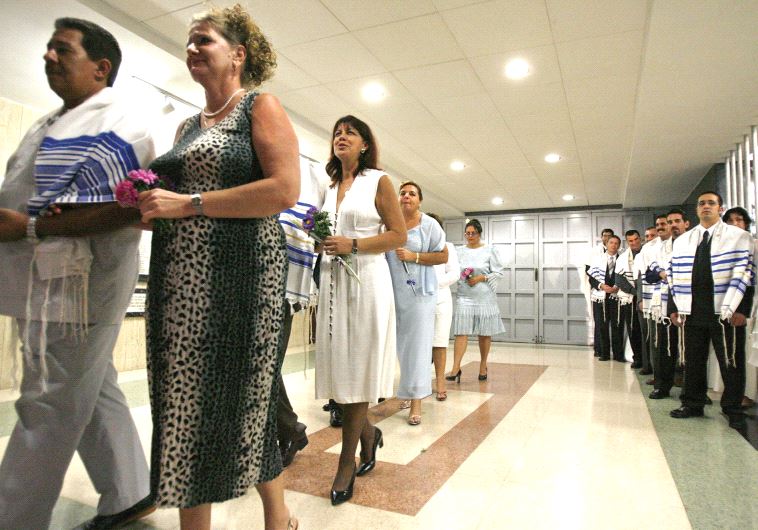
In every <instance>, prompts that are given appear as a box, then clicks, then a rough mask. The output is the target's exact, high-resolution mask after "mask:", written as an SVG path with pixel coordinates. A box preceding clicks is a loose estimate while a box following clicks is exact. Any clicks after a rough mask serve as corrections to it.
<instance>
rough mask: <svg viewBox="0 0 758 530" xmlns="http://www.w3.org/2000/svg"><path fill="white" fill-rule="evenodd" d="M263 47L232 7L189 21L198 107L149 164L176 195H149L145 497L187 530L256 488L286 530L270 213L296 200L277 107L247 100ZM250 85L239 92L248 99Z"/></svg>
mask: <svg viewBox="0 0 758 530" xmlns="http://www.w3.org/2000/svg"><path fill="white" fill-rule="evenodd" d="M275 65H276V61H275V55H274V53H273V51H272V50H271V47H270V45H269V43H268V41H267V40H266V38H265V37H264V36H263V34H262V33H261V32H260V30H259V29H258V27H257V26H256V25H255V24H254V23H253V21H252V20H251V19H250V16H249V15H248V13H247V12H246V11H245V10H244V9H243V8H242V7H240V6H239V5H236V6H234V7H231V8H226V9H220V10H219V9H214V10H212V11H210V12H208V13H205V14H202V15H198V16H196V17H194V21H193V23H192V25H191V26H190V30H189V37H188V44H187V67H188V69H189V71H190V75H191V76H192V78H193V79H194V80H195V81H196V82H198V83H200V84H201V85H202V86H203V88H204V89H205V97H206V107H205V109H204V110H203V111H202V112H201V113H200V114H199V115H197V116H194V117H192V118H189V119H188V120H186V121H185V122H184V123H183V124H182V125H181V126H180V127H179V131H178V133H177V137H176V142H175V144H174V147H173V149H171V151H169V152H168V153H166V154H164V155H163V156H161V157H159V158H157V159H156V160H155V161H154V162H153V164H152V165H151V169H153V170H154V171H155V172H156V173H157V174H158V175H160V176H162V177H167V178H168V179H170V181H171V182H172V183H173V185H174V187H175V191H168V190H162V189H156V190H151V191H147V192H143V193H141V194H140V197H139V207H140V210H141V213H142V220H143V222H146V223H148V222H151V221H152V220H154V219H159V218H170V219H172V221H171V222H170V224H168V226H161V227H159V228H158V229H156V230H155V231H154V232H153V240H152V256H151V262H150V278H149V280H148V297H147V320H146V323H147V346H148V376H149V385H150V401H151V406H152V415H153V442H152V459H151V466H150V467H151V469H150V472H151V492H152V494H153V495H155V497H156V502H157V503H158V505H159V506H164V507H167V506H175V507H178V508H179V516H180V521H181V527H182V529H209V528H210V527H211V503H214V502H223V501H225V500H227V499H231V498H234V497H238V496H241V495H244V494H245V493H246V492H247V491H248V489H249V487H250V486H253V485H255V486H256V488H257V489H258V492H259V493H260V496H261V499H262V501H263V507H264V519H265V528H266V529H267V530H273V529H276V530H284V529H285V528H286V529H289V530H292V529H294V528H296V527H297V521H296V520H295V519H294V518H292V517H291V516H290V514H289V511H288V510H287V507H286V505H285V503H284V490H283V482H282V478H281V475H280V473H281V470H282V462H281V456H280V452H279V451H278V449H277V435H276V433H277V431H276V405H277V392H278V389H277V385H276V380H277V374H278V371H279V369H280V366H279V363H278V361H277V349H278V345H279V341H281V340H282V333H281V331H282V319H283V309H284V308H283V304H284V303H285V302H284V288H285V273H286V267H287V258H286V253H285V246H284V234H283V232H282V229H281V227H280V226H279V223H278V222H277V219H276V214H277V213H278V212H280V211H282V210H284V209H286V208H289V207H291V206H292V205H294V203H295V201H296V200H297V196H298V192H299V182H300V173H299V162H298V148H297V139H296V137H295V134H294V131H293V129H292V125H291V124H290V122H289V119H288V118H287V115H286V114H285V112H284V110H283V108H282V106H281V105H280V104H279V102H278V101H277V100H276V99H275V98H274V97H273V96H270V95H268V94H260V95H259V94H258V93H256V92H247V91H246V88H248V87H252V86H257V85H258V84H260V83H261V82H263V81H264V80H266V79H267V78H268V77H270V76H271V74H272V73H273V69H274V67H275ZM243 87H244V88H243Z"/></svg>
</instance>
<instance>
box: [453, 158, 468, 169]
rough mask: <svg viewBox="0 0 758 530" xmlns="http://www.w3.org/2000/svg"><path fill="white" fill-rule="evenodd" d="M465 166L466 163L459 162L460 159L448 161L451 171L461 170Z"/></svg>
mask: <svg viewBox="0 0 758 530" xmlns="http://www.w3.org/2000/svg"><path fill="white" fill-rule="evenodd" d="M465 168H466V164H464V163H463V162H461V161H460V160H453V161H452V162H450V169H452V170H453V171H463V170H464V169H465Z"/></svg>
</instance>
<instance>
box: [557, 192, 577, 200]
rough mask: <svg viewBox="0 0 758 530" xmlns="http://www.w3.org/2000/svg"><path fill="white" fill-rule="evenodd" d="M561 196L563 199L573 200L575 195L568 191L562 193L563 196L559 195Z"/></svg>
mask: <svg viewBox="0 0 758 530" xmlns="http://www.w3.org/2000/svg"><path fill="white" fill-rule="evenodd" d="M561 198H562V199H563V200H564V201H573V200H574V199H575V198H576V197H574V196H573V195H571V194H570V193H567V194H566V195H564V196H563V197H561Z"/></svg>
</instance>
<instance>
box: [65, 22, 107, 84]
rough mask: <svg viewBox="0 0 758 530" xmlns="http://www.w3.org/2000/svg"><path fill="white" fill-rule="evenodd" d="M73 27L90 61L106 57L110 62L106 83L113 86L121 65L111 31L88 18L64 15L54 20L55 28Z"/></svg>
mask: <svg viewBox="0 0 758 530" xmlns="http://www.w3.org/2000/svg"><path fill="white" fill-rule="evenodd" d="M63 29H75V30H77V31H79V32H81V34H82V48H84V51H85V52H87V57H89V58H90V60H92V61H99V60H100V59H108V61H109V62H110V63H111V71H110V73H109V74H108V79H107V80H106V84H107V85H108V86H113V83H114V82H115V81H116V76H117V75H118V68H119V66H121V48H120V47H119V45H118V41H117V40H116V38H115V37H114V36H113V35H111V33H110V32H109V31H108V30H106V29H105V28H102V27H100V26H98V25H97V24H95V23H94V22H90V21H89V20H82V19H81V18H71V17H64V18H59V19H57V20H56V21H55V30H56V31H60V30H63Z"/></svg>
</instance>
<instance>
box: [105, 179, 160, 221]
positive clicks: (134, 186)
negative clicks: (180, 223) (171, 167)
mask: <svg viewBox="0 0 758 530" xmlns="http://www.w3.org/2000/svg"><path fill="white" fill-rule="evenodd" d="M156 188H163V189H166V188H168V185H167V183H166V181H165V180H163V179H162V178H160V177H159V176H158V175H156V174H155V173H153V172H152V171H151V170H149V169H133V170H132V171H130V172H129V174H127V175H126V179H124V180H122V181H121V182H119V183H118V185H117V186H116V201H117V202H118V204H119V206H121V207H122V208H137V206H138V199H139V194H140V193H141V192H143V191H149V190H152V189H156ZM168 223H169V220H168V219H155V220H154V221H153V226H155V227H156V228H161V227H164V226H168Z"/></svg>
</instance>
